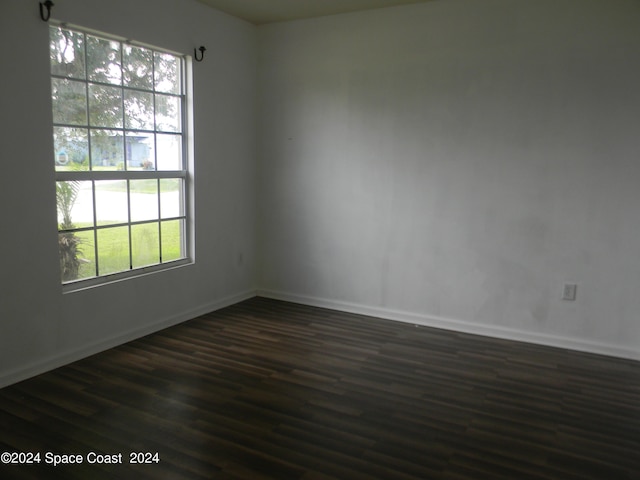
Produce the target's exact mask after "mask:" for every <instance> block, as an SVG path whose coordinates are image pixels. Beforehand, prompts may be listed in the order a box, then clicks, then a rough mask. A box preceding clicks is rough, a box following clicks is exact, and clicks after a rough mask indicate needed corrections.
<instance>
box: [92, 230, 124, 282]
mask: <svg viewBox="0 0 640 480" xmlns="http://www.w3.org/2000/svg"><path fill="white" fill-rule="evenodd" d="M97 235H98V274H99V275H108V274H110V273H116V272H124V271H126V270H129V266H130V262H129V228H128V227H112V228H103V229H100V230H98V231H97Z"/></svg>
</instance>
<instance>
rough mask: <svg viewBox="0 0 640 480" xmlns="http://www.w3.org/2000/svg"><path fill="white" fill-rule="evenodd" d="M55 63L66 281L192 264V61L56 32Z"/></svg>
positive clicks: (57, 162) (53, 33)
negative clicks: (188, 85)
mask: <svg viewBox="0 0 640 480" xmlns="http://www.w3.org/2000/svg"><path fill="white" fill-rule="evenodd" d="M50 59H51V99H52V105H53V139H54V154H53V161H54V162H55V170H56V196H57V209H58V244H59V252H60V269H61V281H62V282H63V283H71V282H80V281H83V282H88V279H102V278H103V277H106V276H112V275H116V274H120V275H121V276H122V275H123V273H122V272H132V271H133V272H136V273H137V272H139V271H140V269H144V270H142V271H145V272H146V271H147V270H149V269H154V268H155V269H161V268H163V267H165V266H169V265H175V264H176V263H180V262H181V261H182V262H184V261H186V259H187V258H188V252H187V244H188V242H187V239H186V235H187V220H188V218H187V208H186V205H185V199H186V198H187V196H186V189H187V178H188V175H187V168H186V165H187V158H186V157H187V154H186V152H187V149H186V140H185V138H186V122H185V119H186V111H185V108H186V107H185V105H186V101H185V100H186V99H185V73H186V72H185V60H184V58H183V57H181V56H178V55H174V54H171V53H167V52H163V51H160V50H157V49H154V48H148V47H143V46H137V45H132V44H129V43H125V42H122V41H120V40H115V39H113V38H108V37H107V36H102V35H94V34H89V33H85V32H82V31H79V30H76V29H72V28H67V27H63V26H52V27H50ZM154 266H155V267H154ZM124 276H126V275H124ZM89 283H90V282H89ZM98 283H99V282H98Z"/></svg>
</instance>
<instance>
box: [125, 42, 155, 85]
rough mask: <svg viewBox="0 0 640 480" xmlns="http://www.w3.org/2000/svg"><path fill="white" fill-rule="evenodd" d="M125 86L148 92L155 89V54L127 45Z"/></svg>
mask: <svg viewBox="0 0 640 480" xmlns="http://www.w3.org/2000/svg"><path fill="white" fill-rule="evenodd" d="M123 53H124V72H123V74H124V77H123V80H124V85H125V86H128V87H134V88H142V89H146V90H152V89H153V52H152V51H151V50H147V49H146V48H140V47H132V46H130V45H125V46H124V48H123Z"/></svg>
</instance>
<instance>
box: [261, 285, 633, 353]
mask: <svg viewBox="0 0 640 480" xmlns="http://www.w3.org/2000/svg"><path fill="white" fill-rule="evenodd" d="M257 295H258V296H260V297H266V298H272V299H275V300H284V301H287V302H294V303H301V304H304V305H310V306H314V307H322V308H328V309H330V310H339V311H343V312H349V313H356V314H359V315H368V316H371V317H378V318H383V319H386V320H395V321H399V322H405V323H411V324H415V325H421V326H425V327H434V328H441V329H444V330H453V331H456V332H463V333H471V334H475V335H484V336H488V337H494V338H501V339H505V340H514V341H518V342H527V343H534V344H538V345H545V346H550V347H557V348H564V349H568V350H575V351H580V352H586V353H595V354H599V355H608V356H612V357H618V358H625V359H630V360H640V351H637V350H633V349H630V348H625V347H620V346H618V345H611V344H606V343H599V342H593V341H589V340H584V339H575V338H569V337H560V336H554V335H546V334H541V333H535V332H526V331H521V330H516V329H510V328H505V327H501V326H497V325H486V324H477V323H471V322H465V321H462V320H454V319H450V318H445V317H439V316H433V315H423V314H417V313H412V312H405V311H401V310H393V309H388V308H381V307H370V306H367V305H361V304H357V303H350V302H343V301H339V300H331V299H327V298H318V297H312V296H305V295H296V294H291V293H285V292H279V291H274V290H258V291H257Z"/></svg>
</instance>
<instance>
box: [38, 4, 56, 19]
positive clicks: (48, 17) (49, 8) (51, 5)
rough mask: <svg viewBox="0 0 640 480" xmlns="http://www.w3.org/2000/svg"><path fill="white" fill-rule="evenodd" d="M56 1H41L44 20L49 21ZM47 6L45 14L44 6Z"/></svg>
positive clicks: (41, 15)
mask: <svg viewBox="0 0 640 480" xmlns="http://www.w3.org/2000/svg"><path fill="white" fill-rule="evenodd" d="M53 5H54V3H53V2H52V1H51V0H47V1H46V2H44V3H42V2H40V18H41V19H42V21H43V22H48V21H49V19H50V18H51V7H53ZM42 7H45V8H46V9H47V16H46V17H45V16H44V8H42Z"/></svg>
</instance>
